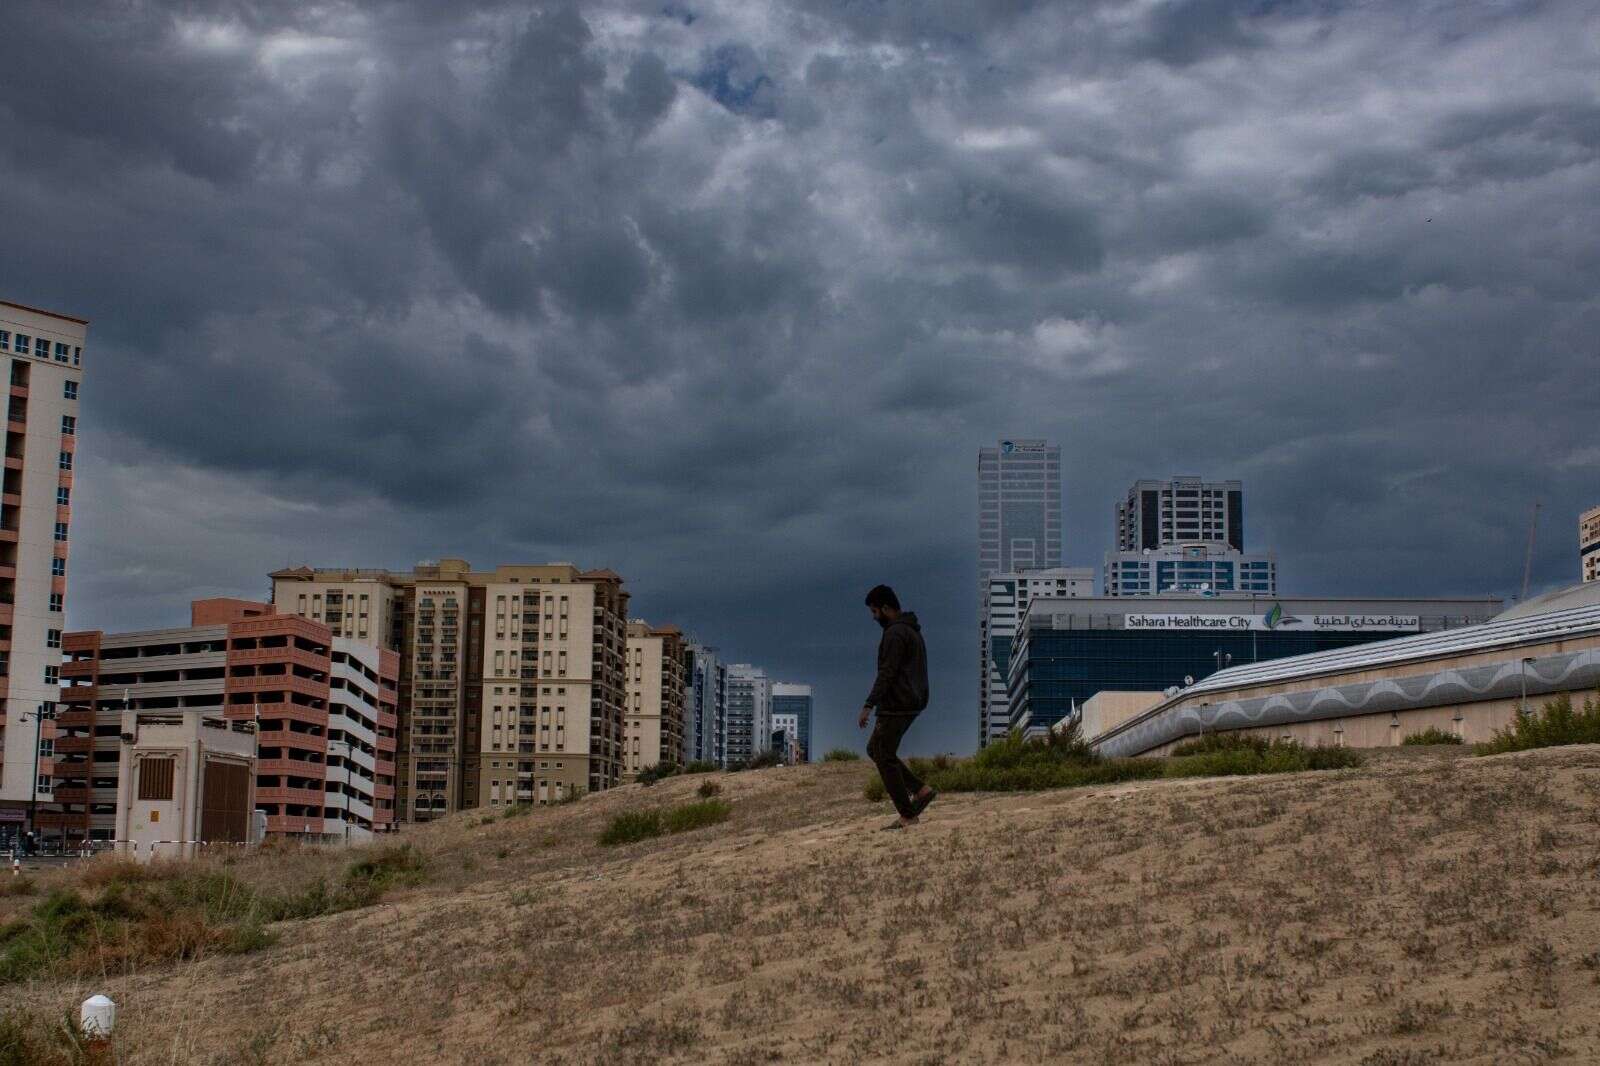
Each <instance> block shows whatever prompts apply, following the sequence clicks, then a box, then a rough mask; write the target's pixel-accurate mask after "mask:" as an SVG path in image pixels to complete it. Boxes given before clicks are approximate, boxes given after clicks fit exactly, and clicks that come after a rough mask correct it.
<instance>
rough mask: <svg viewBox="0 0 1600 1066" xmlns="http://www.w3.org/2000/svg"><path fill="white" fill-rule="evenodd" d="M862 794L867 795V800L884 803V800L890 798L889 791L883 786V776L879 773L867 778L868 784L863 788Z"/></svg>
mask: <svg viewBox="0 0 1600 1066" xmlns="http://www.w3.org/2000/svg"><path fill="white" fill-rule="evenodd" d="M861 794H862V795H863V796H865V797H866V798H867V801H868V802H870V803H882V802H883V801H884V800H886V799H888V798H889V793H887V792H885V791H884V788H883V778H881V777H879V776H878V775H877V774H873V775H872V776H871V777H869V778H867V783H866V786H865V787H864V788H862V790H861Z"/></svg>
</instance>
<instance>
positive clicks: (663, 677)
mask: <svg viewBox="0 0 1600 1066" xmlns="http://www.w3.org/2000/svg"><path fill="white" fill-rule="evenodd" d="M627 668H628V707H627V720H626V723H627V724H626V731H625V732H624V734H623V737H624V743H623V774H624V776H625V777H626V778H628V779H629V780H631V779H632V778H634V777H635V776H637V775H638V773H639V771H640V770H643V769H644V768H645V767H647V766H655V765H656V764H658V763H673V764H676V765H682V762H683V731H684V707H685V704H686V697H687V688H688V680H689V676H688V645H687V644H686V643H685V642H684V639H683V631H682V630H680V629H679V628H678V627H677V626H652V625H651V624H650V623H648V622H644V621H639V620H635V621H631V622H629V623H628V659H627Z"/></svg>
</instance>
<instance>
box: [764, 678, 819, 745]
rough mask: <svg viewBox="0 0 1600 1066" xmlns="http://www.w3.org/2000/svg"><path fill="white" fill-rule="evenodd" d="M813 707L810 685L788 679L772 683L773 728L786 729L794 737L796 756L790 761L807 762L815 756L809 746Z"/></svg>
mask: <svg viewBox="0 0 1600 1066" xmlns="http://www.w3.org/2000/svg"><path fill="white" fill-rule="evenodd" d="M813 709H814V706H813V699H812V693H811V686H810V685H798V684H795V683H793V682H789V681H775V682H773V684H772V725H773V729H774V730H777V729H780V728H782V729H786V730H787V731H788V732H789V733H790V735H791V736H792V737H793V738H794V743H795V746H796V752H797V754H796V756H795V758H794V759H792V760H789V761H791V762H809V761H810V760H811V759H813V758H815V749H814V748H812V746H811V714H812V711H813Z"/></svg>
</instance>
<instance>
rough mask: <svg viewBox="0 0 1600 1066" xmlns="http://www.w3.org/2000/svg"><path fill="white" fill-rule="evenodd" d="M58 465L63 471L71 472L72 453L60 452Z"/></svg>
mask: <svg viewBox="0 0 1600 1066" xmlns="http://www.w3.org/2000/svg"><path fill="white" fill-rule="evenodd" d="M58 465H59V466H60V467H61V469H63V470H71V469H72V453H71V452H62V453H61V460H60V463H59V464H58Z"/></svg>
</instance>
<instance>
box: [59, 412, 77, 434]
mask: <svg viewBox="0 0 1600 1066" xmlns="http://www.w3.org/2000/svg"><path fill="white" fill-rule="evenodd" d="M61 432H62V433H65V434H66V435H67V436H69V437H70V436H72V435H73V434H75V433H77V432H78V420H77V419H76V418H73V417H72V416H71V415H62V416H61Z"/></svg>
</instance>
